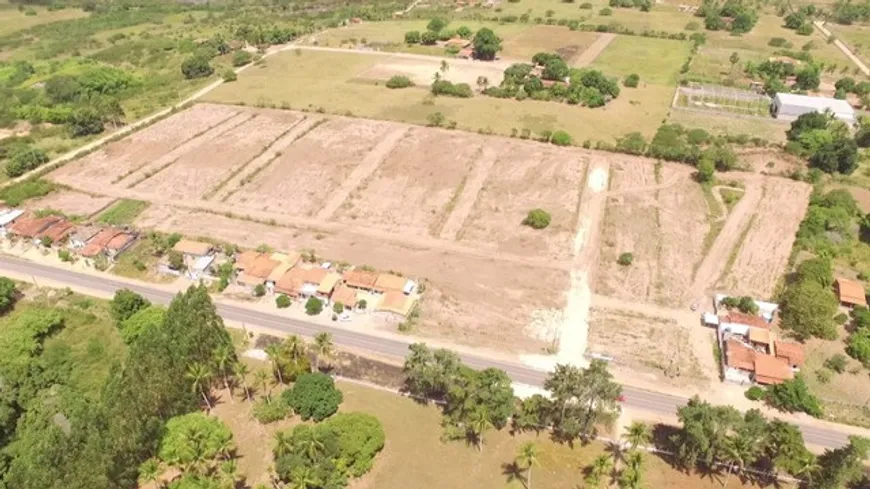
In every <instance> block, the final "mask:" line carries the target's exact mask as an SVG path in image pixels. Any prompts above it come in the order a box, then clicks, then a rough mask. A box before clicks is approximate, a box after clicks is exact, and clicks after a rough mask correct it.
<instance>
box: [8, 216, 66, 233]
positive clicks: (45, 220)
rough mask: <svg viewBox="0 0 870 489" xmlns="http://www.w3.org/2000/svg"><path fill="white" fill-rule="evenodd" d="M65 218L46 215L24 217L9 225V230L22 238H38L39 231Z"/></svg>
mask: <svg viewBox="0 0 870 489" xmlns="http://www.w3.org/2000/svg"><path fill="white" fill-rule="evenodd" d="M62 219H63V218H61V217H58V216H45V217H39V218H33V217H22V218H20V219H18V220H17V221H15V222H14V223H12V225H11V226H10V227H9V232H10V233H11V234H13V235H15V236H21V237H22V238H36V237H37V236H38V235H39V233H41V232H43V231H45V230H46V229H48V227H49V226H51V225H53V224H56V223H57V222H59V221H61V220H62Z"/></svg>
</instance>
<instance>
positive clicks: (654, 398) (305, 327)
mask: <svg viewBox="0 0 870 489" xmlns="http://www.w3.org/2000/svg"><path fill="white" fill-rule="evenodd" d="M3 272H12V273H14V274H16V275H24V276H30V277H33V278H34V279H35V280H36V281H37V283H38V281H39V280H50V281H53V282H57V283H64V284H66V285H68V286H70V287H71V288H83V289H88V290H92V291H100V292H105V293H108V294H111V293H114V291H116V290H118V289H122V288H128V289H131V290H133V291H135V292H137V293H139V294H142V296H144V297H145V298H147V299H148V300H150V301H151V302H154V303H156V304H168V303H169V302H170V301H171V300H172V298H173V296H174V294H173V293H171V292H168V291H165V290H161V289H158V288H153V287H148V286H141V285H133V284H129V283H126V282H121V281H117V280H113V279H111V278H109V277H108V276H97V275H89V274H85V273H80V272H76V271H72V270H65V269H61V268H54V267H51V266H48V265H42V264H39V263H35V262H30V261H25V260H21V259H16V258H12V257H6V256H0V274H2V273H3ZM216 307H217V310H218V313H219V314H220V315H221V316H222V317H223V318H224V319H226V320H229V321H234V322H238V323H243V324H248V325H251V326H257V327H262V328H268V329H273V330H278V331H283V332H286V333H292V334H299V335H302V336H306V337H309V338H311V337H313V336H314V335H316V334H317V333H320V332H322V331H328V332H330V333H332V336H333V341H334V342H335V344H336V345H337V346H339V347H348V348H355V349H359V350H363V351H368V352H371V353H374V354H377V355H381V356H385V357H392V358H396V359H401V358H404V357H405V354H406V353H407V350H408V342H404V341H399V340H394V339H388V338H381V337H375V336H370V335H367V334H363V333H358V332H354V331H348V330H346V329H342V328H335V327H331V326H324V325H321V324H313V323H309V322H307V321H301V320H298V319H291V318H285V317H279V316H275V315H272V314H267V313H262V312H258V311H253V310H250V309H246V308H243V307H237V306H232V305H227V304H220V303H217V304H216ZM461 356H462V360H463V361H464V362H465V363H466V364H468V365H470V366H472V367H475V368H486V367H496V368H500V369H502V370H504V371H505V372H507V373H508V375H510V377H511V379H513V380H514V381H516V382H521V383H524V384H528V385H533V386H541V385H542V384H543V382H544V378H545V377H546V373H545V372H541V371H539V370H535V369H532V368H529V367H526V366H524V365H522V364H518V363H511V362H503V361H498V360H491V359H488V358H485V357H481V356H476V355H467V354H462V355H461ZM623 392H624V394H625V398H626V400H625V404H626V405H627V406H628V407H630V408H635V409H642V410H647V411H650V412H653V413H656V414H663V415H673V414H674V412H675V411H676V409H677V407H679V406H680V405H682V404H684V403H685V402H686V399H685V398H682V397H679V396H673V395H670V394H663V393H659V392H654V391H649V390H645V389H638V388H635V387H631V386H624V388H623ZM798 426H800V428H801V430H802V431H803V433H804V438H805V440H806V441H807V443H812V444H814V445H819V446H822V447H837V446H841V445H844V444H846V442H847V439H846V436H847V435H846V434H845V433H844V432H841V431H837V430H834V429H830V428H825V427H819V426H813V425H806V424H802V423H798Z"/></svg>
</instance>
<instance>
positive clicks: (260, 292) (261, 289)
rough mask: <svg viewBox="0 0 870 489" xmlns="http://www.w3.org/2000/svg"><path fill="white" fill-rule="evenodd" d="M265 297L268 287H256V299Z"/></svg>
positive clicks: (258, 285)
mask: <svg viewBox="0 0 870 489" xmlns="http://www.w3.org/2000/svg"><path fill="white" fill-rule="evenodd" d="M264 295H266V286H265V285H263V284H257V286H256V287H254V297H263V296H264Z"/></svg>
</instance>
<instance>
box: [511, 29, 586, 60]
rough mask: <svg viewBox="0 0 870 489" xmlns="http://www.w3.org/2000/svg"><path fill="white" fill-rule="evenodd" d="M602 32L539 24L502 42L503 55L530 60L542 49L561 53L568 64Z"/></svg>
mask: <svg viewBox="0 0 870 489" xmlns="http://www.w3.org/2000/svg"><path fill="white" fill-rule="evenodd" d="M600 35H601V34H598V33H595V32H580V31H572V30H570V29H567V28H565V27H559V26H548V25H537V26H534V27H531V28H529V29H528V30H525V31H522V32H520V33H519V34H517V35H515V36H512V37H511V38H510V39H508V40H505V41H504V42H503V43H502V48H503V50H502V52H501V54H500V55H501V56H502V57H505V58H520V59H523V60H526V61H528V60H530V59H531V58H532V56H534V55H535V54H536V53H539V52H541V51H549V52H554V53H559V54H561V55H562V57H563V58H565V61H567V62H568V64H569V65H570V64H573V62H574V60H575V59H576V58H577V57H578V56H579V55H580V54H581V53H583V51H585V50H586V49H587V48H589V46H590V45H592V43H594V42H595V40H596V39H598V37H599V36H600Z"/></svg>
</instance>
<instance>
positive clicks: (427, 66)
mask: <svg viewBox="0 0 870 489" xmlns="http://www.w3.org/2000/svg"><path fill="white" fill-rule="evenodd" d="M447 66H448V68H447V71H446V72H444V73H441V71H440V70H441V61H440V60H439V59H438V58H432V59H431V60H427V59H402V58H386V59H385V60H384V61H382V62H380V63H378V64H376V65H375V66H373V67H372V68H370V69H368V70H366V71H365V72H363V73H361V74H360V75H359V76H358V78H359V79H362V80H383V81H386V80H389V79H390V77H392V76H394V75H401V76H406V77H408V78H410V79H411V81H413V82H414V83H415V84H417V85H423V86H428V85H429V84H430V83H432V76H433V75H434V74H435V73H441V75H440V76H441V77H442V78H443V79H445V80H449V81H451V82H453V83H467V84H469V85H471V86H472V87H473V86H475V84H476V83H477V80H478V79H479V78H480V77H484V78H486V79H487V80H488V81H489V83H490V84H491V85H498V84H500V83H501V80H502V78H503V77H504V69H505V68H507V65H506V64H505V63H501V62H496V63H491V64H490V63H480V62H472V61H466V60H456V61H452V62H449V63H448V64H447Z"/></svg>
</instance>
